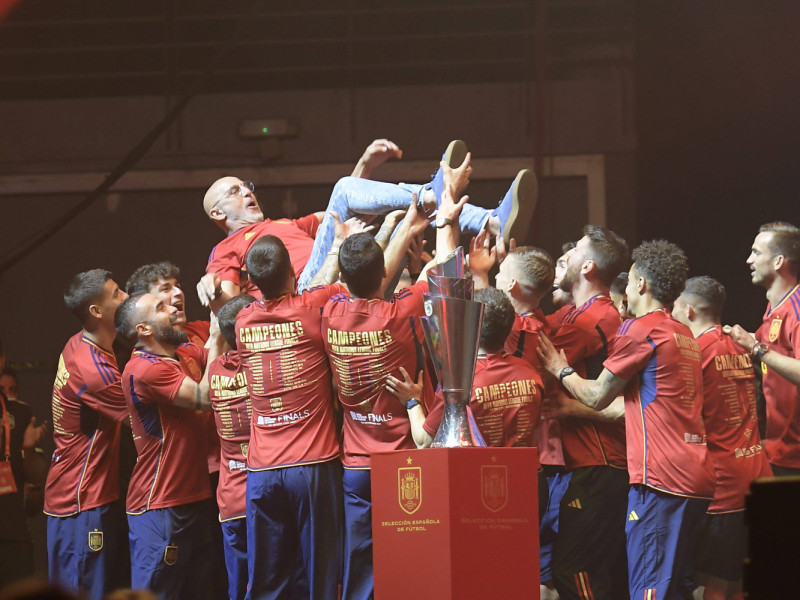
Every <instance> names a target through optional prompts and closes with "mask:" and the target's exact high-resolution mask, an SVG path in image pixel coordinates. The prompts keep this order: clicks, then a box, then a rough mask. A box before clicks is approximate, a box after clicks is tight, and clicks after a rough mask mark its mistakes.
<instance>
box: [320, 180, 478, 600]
mask: <svg viewBox="0 0 800 600" xmlns="http://www.w3.org/2000/svg"><path fill="white" fill-rule="evenodd" d="M443 168H444V182H445V184H444V185H445V191H444V192H443V193H442V200H441V205H440V207H439V212H438V218H437V227H438V230H437V236H436V237H437V243H436V250H437V256H439V257H440V258H441V257H445V258H446V257H447V256H448V255H449V254H451V253H452V252H453V251H454V250H455V240H456V234H457V231H458V226H457V223H458V217H459V213H460V210H461V208H462V207H463V205H464V204H465V202H466V200H467V197H466V196H464V197H463V198H462V199H461V201H460V202H458V203H454V202H453V198H452V192H451V189H452V188H451V185H450V182H451V181H452V179H451V177H452V171H451V170H450V169H449V168H448V167H447V166H446V165H445V166H444V167H443ZM428 222H429V221H428V219H427V218H426V217H425V215H424V214H421V213H420V212H419V211H418V210H417V207H416V205H411V206H410V207H409V210H408V213H407V215H406V218H405V220H404V221H403V223H402V224H401V225H400V227H399V229H398V231H397V233H396V234H395V236H394V238H393V239H392V241H391V242H390V244H389V246H388V247H387V251H386V256H387V258H386V261H385V262H384V254H383V252H381V249H380V247H379V246H378V245H377V243H376V242H375V240H373V239H371V238H370V237H368V236H363V235H359V236H353V238H351V239H350V240H348V241H347V242H345V243H344V244H343V245H342V248H341V250H340V253H339V265H340V269H341V277H342V281H343V282H345V283H346V284H347V285H348V287H349V290H350V296H349V297H348V296H346V295H344V294H340V295H336V296H334V297H332V298H331V300H330V302H329V303H328V304H327V305H326V306H325V309H324V311H323V320H322V325H323V339H324V342H325V350H326V352H327V353H328V356H329V357H330V363H331V370H332V372H333V379H334V382H335V384H336V388H337V394H338V398H339V401H340V402H341V404H342V406H343V409H344V427H343V441H342V455H343V456H342V462H343V464H344V478H343V487H344V516H345V536H344V553H345V554H344V565H345V569H344V583H343V591H342V597H344V598H352V599H354V600H362V599H363V600H366V599H367V598H371V597H372V593H373V578H372V521H371V518H372V495H371V489H370V470H369V468H370V455H371V453H372V452H376V451H382V450H399V449H403V448H415V447H417V446H420V447H423V446H427V445H430V443H431V442H432V440H433V434H434V433H435V428H434V427H433V425H428V430H427V431H424V430H422V426H423V425H424V424H425V413H424V409H423V406H422V404H423V403H427V404H428V407H429V408H430V406H431V403H432V401H433V389H432V387H431V384H430V381H431V378H430V377H429V376H428V377H425V376H424V375H423V372H424V371H425V369H424V365H425V359H424V354H423V348H424V333H423V330H422V325H421V323H420V321H419V317H420V316H422V315H423V314H424V308H423V298H422V295H423V294H424V293H426V292H427V291H428V284H427V282H426V281H424V280H422V278H421V279H420V281H418V282H417V283H416V284H414V285H413V286H411V287H410V288H406V289H404V290H401V291H400V292H399V293H398V294H397V295H396V296H395V297H394V298H393V299H392V300H389V301H386V300H383V293H384V289H383V287H384V285H385V283H386V281H387V280H388V279H390V278H391V276H393V275H394V272H395V271H396V270H397V268H398V267H399V265H400V259H401V257H402V256H403V255H404V254H405V249H406V248H407V247H408V246H409V244H410V243H411V241H412V240H413V239H414V237H415V236H416V235H417V234H419V233H420V232H422V231H424V229H425V228H426V227H427V225H428ZM387 274H388V275H389V277H387ZM401 367H402V368H403V369H404V371H400V368H401ZM403 372H405V373H415V374H416V373H419V374H420V375H419V377H420V379H419V380H418V381H419V382H420V385H424V386H425V388H426V389H425V393H423V394H420V395H419V396H418V397H416V398H412V399H409V400H408V401H407V402H405V403H404V405H403V404H400V403H398V401H397V399H396V398H395V397H394V396H393V395H392V393H391V392H390V391H389V390H388V389H387V388H386V385H387V377H389V376H390V375H391V376H398V375H401V374H402V373H403ZM423 381H424V383H423ZM414 422H416V423H417V425H418V427H415V428H413V429H412V423H414ZM413 430H416V431H417V434H416V435H417V436H418V437H417V438H415V435H413V434H412V431H413Z"/></svg>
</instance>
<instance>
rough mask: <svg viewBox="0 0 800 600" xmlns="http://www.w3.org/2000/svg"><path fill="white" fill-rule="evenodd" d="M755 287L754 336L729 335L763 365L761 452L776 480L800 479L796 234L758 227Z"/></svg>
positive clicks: (799, 259) (784, 227)
mask: <svg viewBox="0 0 800 600" xmlns="http://www.w3.org/2000/svg"><path fill="white" fill-rule="evenodd" d="M747 264H748V265H749V266H750V271H751V278H752V281H753V284H755V285H757V286H759V287H763V288H764V289H766V290H767V310H766V312H765V313H764V319H763V323H762V324H761V327H759V328H758V331H756V334H755V336H753V335H752V334H750V333H747V332H746V331H745V330H744V329H742V328H741V327H740V326H739V325H735V326H734V327H733V328H730V329H727V330H726V331H727V332H728V333H730V335H731V336H732V337H733V339H734V340H735V341H736V342H737V343H738V344H740V345H741V346H743V347H744V348H745V349H746V350H748V351H749V352H750V353H751V354H752V355H753V356H754V357H755V358H756V359H757V360H759V361H760V362H761V373H762V375H763V377H762V388H763V390H764V399H765V401H766V405H767V428H766V433H765V435H764V446H765V448H766V450H767V457H768V458H769V462H770V464H771V465H772V472H773V473H774V474H775V476H776V477H784V476H792V475H800V395H798V386H800V360H798V359H800V343H797V342H796V341H795V340H796V338H797V336H798V332H800V285H798V275H799V274H800V229H798V228H797V227H795V226H794V225H791V224H789V223H783V222H776V223H767V224H766V225H762V226H761V228H760V229H759V233H758V235H757V236H756V239H755V241H754V242H753V247H752V250H751V252H750V256H749V257H748V259H747Z"/></svg>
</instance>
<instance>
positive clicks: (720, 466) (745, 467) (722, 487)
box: [697, 325, 772, 513]
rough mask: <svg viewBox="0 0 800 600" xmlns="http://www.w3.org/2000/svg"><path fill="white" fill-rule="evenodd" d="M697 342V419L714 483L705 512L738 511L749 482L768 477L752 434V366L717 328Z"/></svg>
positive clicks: (754, 421) (755, 432) (756, 437)
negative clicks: (700, 411)
mask: <svg viewBox="0 0 800 600" xmlns="http://www.w3.org/2000/svg"><path fill="white" fill-rule="evenodd" d="M697 343H698V344H699V345H700V350H701V351H702V353H703V419H704V420H705V423H706V432H707V433H708V451H709V452H710V453H711V458H712V459H713V461H714V470H715V471H716V479H717V489H716V490H715V491H714V499H713V500H712V501H711V506H709V507H708V512H710V513H724V512H733V511H741V510H744V496H745V494H746V493H747V491H748V489H749V488H750V483H751V482H752V481H753V480H754V479H757V478H758V477H770V476H772V470H771V469H770V468H769V463H768V462H767V455H766V453H765V452H764V447H763V445H762V444H761V436H760V435H759V433H758V417H757V416H756V387H755V378H756V376H755V373H753V361H752V359H751V358H750V355H749V354H748V353H747V352H746V351H745V350H744V349H743V348H742V347H741V346H739V345H737V344H736V343H735V342H734V341H733V340H732V339H731V338H730V337H728V336H727V335H725V334H724V333H722V327H720V326H719V325H715V326H714V327H711V328H709V329H708V330H706V331H704V332H703V333H702V334H700V336H699V337H698V338H697Z"/></svg>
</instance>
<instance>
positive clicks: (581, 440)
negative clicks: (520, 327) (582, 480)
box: [550, 294, 627, 469]
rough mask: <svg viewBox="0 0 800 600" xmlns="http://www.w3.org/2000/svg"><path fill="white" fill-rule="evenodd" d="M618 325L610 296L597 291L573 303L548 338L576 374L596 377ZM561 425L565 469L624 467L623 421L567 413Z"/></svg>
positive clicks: (625, 459)
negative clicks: (576, 303)
mask: <svg viewBox="0 0 800 600" xmlns="http://www.w3.org/2000/svg"><path fill="white" fill-rule="evenodd" d="M619 326H620V319H619V312H618V311H617V309H616V307H615V306H614V303H613V302H612V301H611V298H609V297H608V296H606V295H602V294H598V295H597V296H593V297H592V298H590V299H589V300H587V301H586V302H584V303H583V304H581V305H580V306H573V307H572V309H571V310H570V311H569V312H567V314H566V315H565V316H564V318H563V320H562V321H561V325H559V326H558V327H557V328H556V329H555V330H554V331H553V334H552V336H551V338H550V339H551V340H552V342H553V345H554V346H555V347H556V349H557V350H564V353H565V354H566V356H567V362H568V363H569V364H570V365H571V366H572V367H573V368H574V369H575V371H576V372H577V373H578V375H580V376H581V377H583V378H584V379H597V377H598V376H599V375H600V373H601V372H602V371H603V361H605V359H606V358H608V354H609V348H610V347H611V343H612V342H613V340H614V337H615V336H616V333H617V329H619ZM556 385H557V386H558V385H559V384H556ZM560 425H561V445H562V447H563V449H564V461H565V464H566V467H567V468H568V469H577V468H578V467H590V466H600V465H603V466H611V467H616V468H619V469H624V468H626V465H627V457H626V454H625V422H624V421H618V422H614V423H607V422H602V421H593V420H591V419H582V418H577V417H569V418H566V419H561V420H560Z"/></svg>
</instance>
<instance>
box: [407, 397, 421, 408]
mask: <svg viewBox="0 0 800 600" xmlns="http://www.w3.org/2000/svg"><path fill="white" fill-rule="evenodd" d="M419 404H420V402H419V400H417V399H416V398H409V399H408V400H406V410H411V409H412V408H414V407H415V406H419Z"/></svg>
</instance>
